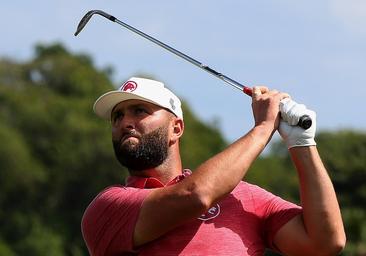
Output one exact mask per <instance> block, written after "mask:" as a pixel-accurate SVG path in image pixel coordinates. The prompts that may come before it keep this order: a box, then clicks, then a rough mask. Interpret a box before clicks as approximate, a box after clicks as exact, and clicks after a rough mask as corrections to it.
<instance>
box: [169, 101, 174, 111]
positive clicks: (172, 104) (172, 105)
mask: <svg viewBox="0 0 366 256" xmlns="http://www.w3.org/2000/svg"><path fill="white" fill-rule="evenodd" d="M169 103H170V106H171V108H172V109H173V110H175V105H174V100H173V99H172V98H170V100H169Z"/></svg>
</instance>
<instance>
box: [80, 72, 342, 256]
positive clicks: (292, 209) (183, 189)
mask: <svg viewBox="0 0 366 256" xmlns="http://www.w3.org/2000/svg"><path fill="white" fill-rule="evenodd" d="M288 98H289V95H288V94H286V93H282V92H278V91H276V90H270V89H268V88H267V87H264V86H258V87H254V88H253V96H252V110H253V116H254V126H253V128H252V129H251V130H249V131H248V132H247V133H246V134H245V135H244V136H242V137H241V138H239V139H238V140H237V141H235V142H234V143H232V144H231V145H229V146H228V147H227V148H226V149H225V150H223V151H222V152H220V153H218V154H217V155H214V156H212V157H211V158H210V159H208V160H207V161H205V162H204V163H202V164H201V165H200V166H199V167H198V168H197V169H195V170H192V171H191V170H189V169H184V168H183V166H182V162H181V156H180V149H179V147H180V145H179V144H180V138H181V137H182V135H183V131H184V121H183V113H182V109H181V102H180V100H179V99H178V97H177V96H176V95H174V94H173V93H172V92H171V91H170V90H168V89H167V88H166V87H164V84H163V83H161V82H158V81H154V80H149V79H144V78H137V77H132V78H130V79H129V80H128V81H126V82H125V83H124V84H123V85H122V86H121V87H120V88H119V89H118V90H116V91H111V92H108V93H106V94H104V95H102V96H101V97H100V98H99V99H97V101H96V102H95V104H94V111H95V112H96V114H97V115H98V116H100V117H102V118H104V119H106V120H109V121H110V123H111V128H112V141H113V147H114V151H115V155H116V158H117V159H118V160H119V162H120V163H121V164H122V165H123V166H125V167H126V168H127V169H128V171H129V176H128V178H127V180H126V184H125V185H113V186H110V187H108V188H106V189H104V190H103V191H101V192H100V193H99V194H98V195H97V196H96V197H95V199H94V200H93V201H92V202H91V203H90V205H89V206H88V207H87V209H86V211H85V213H84V216H83V219H82V233H83V237H84V240H85V242H86V245H87V247H88V250H89V252H90V254H91V255H149V256H151V255H205V256H207V255H235V256H236V255H263V254H264V251H265V249H266V248H269V249H272V250H274V251H277V252H279V253H281V254H283V255H307V256H309V255H312V256H314V255H337V254H338V253H339V252H340V251H341V250H342V249H343V247H344V246H345V240H346V238H345V233H344V228H343V223H342V218H341V214H340V209H339V206H338V202H337V198H336V194H335V192H334V188H333V185H332V182H331V180H330V178H329V176H328V174H327V171H326V169H325V167H324V166H323V164H322V161H321V159H320V157H319V154H318V152H317V148H316V142H315V140H314V136H315V129H316V117H315V112H313V111H310V110H308V109H306V108H305V107H304V106H303V105H299V104H296V103H294V104H292V105H291V104H290V105H289V106H288V105H286V106H287V108H288V111H287V112H288V113H289V114H288V116H287V115H286V113H283V116H282V119H281V118H280V104H283V103H284V102H286V100H287V99H288ZM304 114H307V115H309V116H310V117H311V118H312V120H313V124H312V126H311V128H309V129H307V130H304V129H302V128H300V127H297V126H291V125H289V123H292V121H293V120H292V119H294V116H301V115H304ZM284 119H285V120H286V121H284ZM276 131H279V133H280V135H281V137H282V138H283V140H284V142H285V143H286V145H287V147H288V149H289V153H290V155H291V157H292V161H293V163H294V165H295V167H296V169H297V172H298V176H299V180H300V182H299V184H300V187H299V190H300V196H301V205H300V206H299V205H296V204H294V203H291V202H288V201H286V200H284V199H282V198H280V197H278V196H276V195H274V194H272V193H270V192H268V191H266V190H264V189H262V188H260V187H258V186H256V185H253V184H249V183H247V182H244V181H242V179H243V178H244V177H245V174H246V172H247V171H248V169H249V168H250V166H251V164H252V163H253V161H254V160H255V159H256V158H257V157H258V155H259V154H260V153H261V152H262V150H263V149H264V148H265V146H266V145H267V143H268V142H269V141H270V140H271V138H272V135H273V134H274V133H275V132H276ZM197 143H200V142H199V141H197ZM267 172H268V175H276V173H274V172H272V170H271V167H270V166H269V167H268V170H267ZM278 182H281V181H280V180H279V181H278Z"/></svg>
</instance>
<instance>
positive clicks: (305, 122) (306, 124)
mask: <svg viewBox="0 0 366 256" xmlns="http://www.w3.org/2000/svg"><path fill="white" fill-rule="evenodd" d="M94 14H99V15H101V16H103V17H105V18H107V19H109V20H110V21H113V22H115V23H117V24H119V25H121V26H123V27H125V28H127V29H129V30H130V31H132V32H134V33H136V34H138V35H140V36H142V37H144V38H146V39H147V40H149V41H151V42H153V43H155V44H157V45H159V46H160V47H162V48H164V49H166V50H168V51H169V52H171V53H173V54H175V55H177V56H178V57H181V58H183V59H185V60H186V61H188V62H190V63H192V64H193V65H195V66H197V67H199V68H201V69H203V70H205V71H206V72H208V73H210V74H211V75H213V76H215V77H217V78H219V79H221V80H222V81H224V82H226V83H228V84H230V85H231V86H233V87H234V88H236V89H239V90H241V91H243V92H244V93H245V94H247V95H249V96H252V89H251V88H250V87H248V86H245V85H242V84H240V83H239V82H237V81H235V80H233V79H231V78H230V77H227V76H225V75H224V74H222V73H220V72H217V71H216V70H214V69H212V68H210V67H209V66H207V65H205V64H202V63H201V62H199V61H197V60H195V59H193V58H192V57H190V56H188V55H186V54H184V53H182V52H180V51H178V50H176V49H174V48H172V47H170V46H169V45H167V44H165V43H163V42H161V41H159V40H157V39H155V38H154V37H152V36H149V35H147V34H145V33H144V32H142V31H140V30H138V29H136V28H134V27H132V26H130V25H128V24H126V23H124V22H122V21H120V20H119V19H117V18H116V17H114V16H112V15H110V14H108V13H106V12H104V11H101V10H91V11H89V12H87V13H86V14H85V15H84V17H83V18H82V19H81V20H80V22H79V24H78V27H77V29H76V32H75V34H74V35H75V36H77V35H78V34H79V33H80V32H81V30H82V29H83V28H84V27H85V25H86V24H87V23H88V21H89V20H90V18H91V17H92V16H93V15H94ZM297 125H298V126H300V127H302V128H303V129H308V128H310V127H311V125H312V120H311V118H310V116H308V115H303V116H301V117H300V119H299V122H298V124H297Z"/></svg>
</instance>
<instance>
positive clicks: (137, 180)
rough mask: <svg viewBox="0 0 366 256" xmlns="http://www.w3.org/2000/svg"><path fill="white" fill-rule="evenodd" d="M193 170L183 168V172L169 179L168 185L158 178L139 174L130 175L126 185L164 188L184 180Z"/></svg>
mask: <svg viewBox="0 0 366 256" xmlns="http://www.w3.org/2000/svg"><path fill="white" fill-rule="evenodd" d="M191 174H192V172H191V171H190V170H188V169H185V170H183V173H182V174H180V175H178V176H177V177H175V178H174V179H172V180H171V181H169V182H168V183H167V184H166V185H164V184H163V183H161V182H160V181H159V180H158V179H156V178H152V177H150V178H144V177H139V176H128V177H127V179H126V187H134V188H162V187H165V186H170V185H173V184H176V183H178V182H180V181H181V180H183V179H184V178H185V177H188V176H189V175H191Z"/></svg>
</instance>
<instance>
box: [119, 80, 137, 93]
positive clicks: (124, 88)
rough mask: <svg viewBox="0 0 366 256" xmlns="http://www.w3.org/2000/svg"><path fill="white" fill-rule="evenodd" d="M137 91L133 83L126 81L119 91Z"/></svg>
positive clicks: (135, 84)
mask: <svg viewBox="0 0 366 256" xmlns="http://www.w3.org/2000/svg"><path fill="white" fill-rule="evenodd" d="M136 89H137V83H136V82H134V81H127V82H126V83H124V84H123V85H122V86H121V89H120V90H121V91H123V92H133V91H134V90H136Z"/></svg>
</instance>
